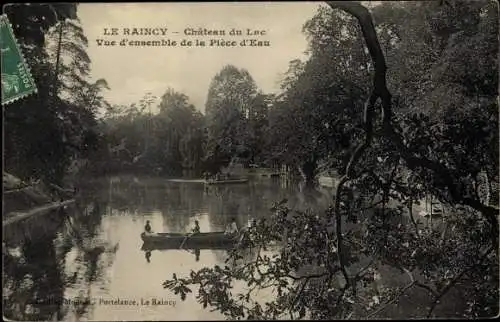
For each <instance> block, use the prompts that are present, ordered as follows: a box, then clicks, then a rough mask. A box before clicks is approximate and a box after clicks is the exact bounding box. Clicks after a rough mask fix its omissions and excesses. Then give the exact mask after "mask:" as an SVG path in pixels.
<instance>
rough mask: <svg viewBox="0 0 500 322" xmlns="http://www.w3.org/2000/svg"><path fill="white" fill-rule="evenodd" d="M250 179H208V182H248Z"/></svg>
mask: <svg viewBox="0 0 500 322" xmlns="http://www.w3.org/2000/svg"><path fill="white" fill-rule="evenodd" d="M246 182H248V179H227V180H207V181H206V183H207V184H228V183H246Z"/></svg>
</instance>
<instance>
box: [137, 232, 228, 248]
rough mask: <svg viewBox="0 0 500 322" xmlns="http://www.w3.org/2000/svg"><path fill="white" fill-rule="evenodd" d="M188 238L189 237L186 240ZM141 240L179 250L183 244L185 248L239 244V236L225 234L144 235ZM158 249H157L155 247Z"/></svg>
mask: <svg viewBox="0 0 500 322" xmlns="http://www.w3.org/2000/svg"><path fill="white" fill-rule="evenodd" d="M186 236H188V237H187V238H186ZM141 238H142V240H143V241H144V243H145V244H148V245H150V246H151V245H152V246H158V245H162V246H163V247H171V248H178V247H180V246H181V244H182V243H184V244H183V247H186V248H191V247H195V246H196V247H206V248H209V247H211V248H213V247H215V246H226V245H229V246H230V245H234V244H235V243H237V242H238V236H230V235H226V234H224V232H210V233H197V234H193V235H187V234H181V233H144V232H143V233H142V234H141ZM155 248H156V247H155Z"/></svg>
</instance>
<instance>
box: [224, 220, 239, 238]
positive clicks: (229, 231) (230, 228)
mask: <svg viewBox="0 0 500 322" xmlns="http://www.w3.org/2000/svg"><path fill="white" fill-rule="evenodd" d="M237 233H238V225H237V224H236V219H235V218H234V217H233V218H231V223H229V224H228V225H227V226H226V231H225V232H224V234H226V235H234V234H237Z"/></svg>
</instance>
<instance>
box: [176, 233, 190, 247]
mask: <svg viewBox="0 0 500 322" xmlns="http://www.w3.org/2000/svg"><path fill="white" fill-rule="evenodd" d="M191 235H192V234H187V235H186V237H184V240H183V241H182V243H181V245H180V246H179V249H182V246H184V243H185V242H186V240H187V239H188V237H190V236H191Z"/></svg>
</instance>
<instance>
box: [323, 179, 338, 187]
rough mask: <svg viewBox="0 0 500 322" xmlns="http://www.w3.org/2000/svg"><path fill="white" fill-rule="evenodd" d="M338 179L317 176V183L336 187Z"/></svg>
mask: <svg viewBox="0 0 500 322" xmlns="http://www.w3.org/2000/svg"><path fill="white" fill-rule="evenodd" d="M337 182H338V179H337V178H335V177H328V176H319V177H318V183H319V185H320V186H323V187H329V188H334V187H336V185H337Z"/></svg>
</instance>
